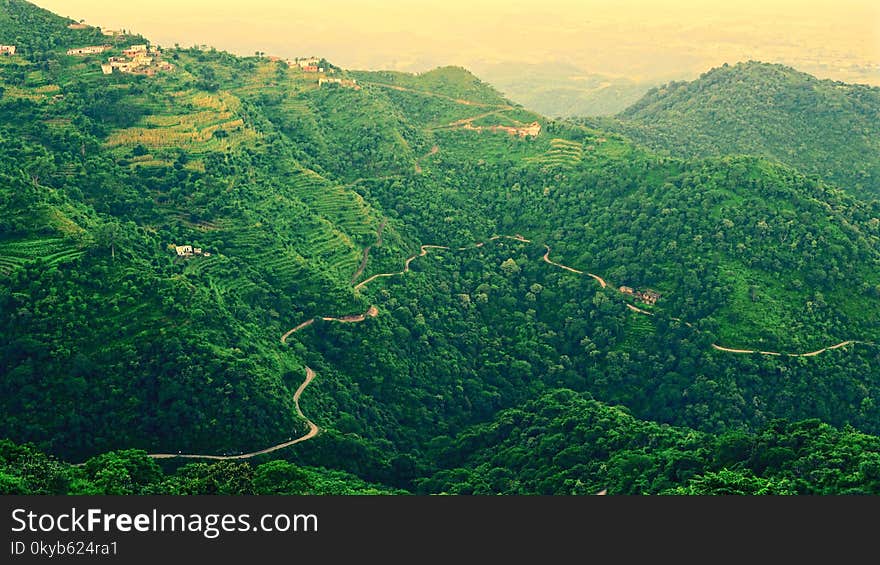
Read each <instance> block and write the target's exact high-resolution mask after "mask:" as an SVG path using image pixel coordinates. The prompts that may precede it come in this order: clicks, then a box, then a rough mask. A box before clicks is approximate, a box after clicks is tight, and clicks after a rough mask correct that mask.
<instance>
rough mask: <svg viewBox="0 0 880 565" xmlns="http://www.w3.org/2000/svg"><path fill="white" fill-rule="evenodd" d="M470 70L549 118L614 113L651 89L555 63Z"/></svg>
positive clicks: (497, 65)
mask: <svg viewBox="0 0 880 565" xmlns="http://www.w3.org/2000/svg"><path fill="white" fill-rule="evenodd" d="M473 70H474V71H475V72H476V73H477V74H478V75H479V76H480V77H482V78H483V79H484V80H486V82H489V83H490V84H492V85H493V86H495V87H496V88H498V90H500V91H501V92H503V93H504V94H505V96H507V97H508V98H510V99H511V100H513V101H515V102H517V103H519V104H522V105H523V106H525V107H526V108H529V109H532V110H535V111H536V112H540V113H541V114H543V115H545V116H552V117H565V118H567V117H572V116H606V115H611V114H617V113H618V112H621V111H622V110H624V109H625V108H627V107H628V106H629V105H631V104H633V103H635V102H636V101H637V100H639V98H641V97H642V95H644V94H645V92H647V91H648V89H649V88H651V87H652V86H654V84H652V83H643V82H636V81H632V80H629V79H626V78H622V77H608V76H603V75H601V74H595V73H589V72H587V71H585V70H584V69H581V68H579V67H576V66H574V65H570V64H566V63H558V62H547V63H541V64H529V63H495V64H484V65H477V66H475V67H474V69H473Z"/></svg>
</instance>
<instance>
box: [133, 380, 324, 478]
mask: <svg viewBox="0 0 880 565" xmlns="http://www.w3.org/2000/svg"><path fill="white" fill-rule="evenodd" d="M314 379H315V372H314V371H313V370H312V369H311V368H309V367H306V380H304V381H303V383H302V384H301V385H299V388H297V389H296V392H294V393H293V405H294V406H295V407H296V413H297V414H299V416H300V418H302V419H303V420H305V421H306V424H308V426H309V431H308V432H306V433H305V435H302V436H300V437H298V438H296V439H292V440H289V441H285V442H283V443H279V444H276V445H273V446H271V447H267V448H266V449H261V450H259V451H252V452H250V453H242V454H239V455H202V454H198V453H150V454H148V457H151V458H153V459H175V458H181V459H210V460H212V461H229V460H232V459H250V458H251V457H256V456H257V455H266V454H267V453H272V452H273V451H278V450H279V449H284V448H285V447H290V446H291V445H296V444H297V443H300V442H303V441H307V440H310V439H312V438H313V437H315V436H316V435H318V431H319V430H320V428H318V426H317V424H315V423H314V422H312V421H311V420H309V419H308V418H306V416H305V414H303V411H302V409H301V408H300V406H299V397H300V396H302V393H303V391H304V390H305V389H306V387H307V386H309V383H311V382H312V381H313V380H314Z"/></svg>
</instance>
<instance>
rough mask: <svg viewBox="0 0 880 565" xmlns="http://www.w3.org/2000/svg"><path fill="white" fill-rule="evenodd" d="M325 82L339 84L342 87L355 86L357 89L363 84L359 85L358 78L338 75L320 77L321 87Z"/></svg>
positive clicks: (319, 83) (319, 84)
mask: <svg viewBox="0 0 880 565" xmlns="http://www.w3.org/2000/svg"><path fill="white" fill-rule="evenodd" d="M325 84H335V85H338V86H340V87H342V88H353V89H355V90H360V89H361V85H359V84H358V83H357V80H356V79H353V78H336V77H331V78H324V77H321V78H319V79H318V86H319V87H320V86H324V85H325Z"/></svg>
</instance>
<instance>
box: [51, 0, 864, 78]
mask: <svg viewBox="0 0 880 565" xmlns="http://www.w3.org/2000/svg"><path fill="white" fill-rule="evenodd" d="M36 3H37V4H38V5H40V6H42V7H44V8H47V9H50V10H52V11H54V12H57V13H59V14H61V15H63V16H68V17H72V18H75V19H85V20H86V22H87V23H89V24H92V25H99V26H102V27H109V28H125V29H128V30H132V31H136V32H139V33H142V34H144V35H145V36H147V37H149V38H150V39H151V40H152V41H154V42H155V43H158V44H160V45H167V46H170V45H173V44H175V43H179V44H181V45H183V46H190V45H195V44H207V45H212V46H215V47H217V48H218V49H226V50H229V51H232V52H235V53H240V54H253V53H254V52H255V51H258V50H259V51H264V52H266V53H269V54H275V55H280V56H284V57H289V56H297V55H311V54H316V55H322V56H325V57H327V58H328V59H329V60H331V61H333V62H334V63H336V64H338V65H341V66H343V67H347V68H361V69H363V68H371V69H376V68H386V69H399V70H408V71H423V70H426V69H428V68H431V67H434V66H437V65H444V64H458V65H463V66H466V67H469V68H476V69H479V68H480V67H481V66H485V65H487V64H491V63H499V62H528V63H535V62H540V61H553V62H561V63H568V64H572V65H575V66H577V67H579V68H581V69H583V70H584V71H585V72H595V73H603V74H608V75H617V76H626V77H630V78H635V79H648V80H667V79H672V78H692V77H694V76H696V75H697V74H699V73H700V72H703V71H705V70H708V69H709V68H711V67H713V66H717V65H720V64H722V63H724V62H728V63H735V62H737V61H742V60H748V59H756V60H763V61H770V62H781V63H786V64H789V65H792V66H795V67H797V68H799V69H801V70H804V71H807V72H810V73H812V74H815V75H817V76H820V77H828V78H836V79H840V80H847V81H850V82H870V83H872V84H880V0H834V1H828V0H797V1H795V0H737V1H734V0H729V1H727V2H724V3H721V2H717V1H715V0H712V1H697V0H653V1H646V0H601V1H599V0H541V1H534V0H531V1H523V0H443V1H439V0H357V1H354V0H319V1H311V2H306V1H293V2H291V1H290V0H244V1H232V0H148V1H146V2H128V1H124V0H118V1H108V0H36ZM734 4H735V5H734Z"/></svg>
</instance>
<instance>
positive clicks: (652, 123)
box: [613, 62, 880, 198]
mask: <svg viewBox="0 0 880 565" xmlns="http://www.w3.org/2000/svg"><path fill="white" fill-rule="evenodd" d="M618 118H619V120H620V122H619V124H618V125H617V126H613V127H616V128H617V129H619V130H620V131H622V132H625V133H626V134H627V135H628V136H630V137H631V138H633V139H635V140H637V141H639V142H642V143H645V144H647V145H649V146H651V147H653V148H655V149H658V150H661V151H668V152H669V153H671V154H674V155H679V156H709V155H727V154H735V153H740V154H752V155H760V156H764V157H767V158H771V159H774V160H778V161H780V162H782V163H786V164H788V165H791V166H793V167H795V168H797V169H799V170H801V171H803V172H805V173H811V174H816V175H818V176H820V177H822V178H824V179H826V180H828V181H829V182H832V183H834V184H837V185H838V186H840V187H841V188H844V189H846V190H848V191H849V192H850V193H852V194H854V195H858V196H862V197H869V198H877V197H880V141H878V140H880V88H876V87H868V86H860V85H849V84H844V83H841V82H836V81H831V80H819V79H816V78H814V77H812V76H810V75H808V74H806V73H801V72H798V71H796V70H794V69H792V68H789V67H785V66H782V65H771V64H764V63H757V62H749V63H739V64H737V65H733V66H727V65H725V66H723V67H719V68H716V69H712V70H711V71H709V72H707V73H705V74H703V75H702V76H701V77H700V78H699V79H697V80H694V81H692V82H674V83H670V84H667V85H665V86H662V87H658V88H655V89H652V90H651V91H649V92H648V93H647V94H646V95H645V96H644V97H643V98H642V99H641V100H639V101H638V102H636V103H635V104H633V105H632V106H630V107H629V108H627V109H626V110H625V111H623V112H622V113H620V114H619V115H618Z"/></svg>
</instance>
